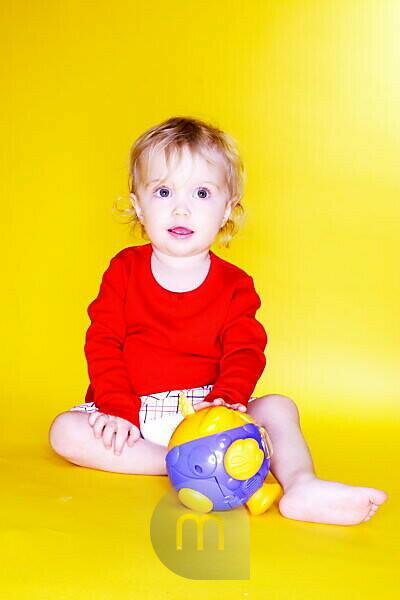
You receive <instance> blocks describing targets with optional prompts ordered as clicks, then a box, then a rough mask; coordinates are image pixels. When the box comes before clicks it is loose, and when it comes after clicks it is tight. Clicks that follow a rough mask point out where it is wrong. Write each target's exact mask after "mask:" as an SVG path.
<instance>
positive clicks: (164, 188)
mask: <svg viewBox="0 0 400 600" xmlns="http://www.w3.org/2000/svg"><path fill="white" fill-rule="evenodd" d="M159 190H168V188H166V187H164V186H162V187H159V188H157V189H156V190H155V191H154V193H155V194H156V193H157V192H158V191H159ZM161 198H168V196H161Z"/></svg>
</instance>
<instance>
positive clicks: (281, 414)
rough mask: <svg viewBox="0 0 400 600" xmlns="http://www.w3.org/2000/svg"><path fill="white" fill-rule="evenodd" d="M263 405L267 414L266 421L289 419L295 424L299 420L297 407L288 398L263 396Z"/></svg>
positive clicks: (273, 395) (271, 395)
mask: <svg viewBox="0 0 400 600" xmlns="http://www.w3.org/2000/svg"><path fill="white" fill-rule="evenodd" d="M263 403H264V405H265V411H266V412H267V414H268V419H270V420H274V421H275V420H279V419H291V420H294V421H296V422H297V423H298V422H299V420H300V415H299V410H298V408H297V405H296V403H295V402H294V400H292V399H291V398H289V397H288V396H282V395H281V394H269V395H267V396H263Z"/></svg>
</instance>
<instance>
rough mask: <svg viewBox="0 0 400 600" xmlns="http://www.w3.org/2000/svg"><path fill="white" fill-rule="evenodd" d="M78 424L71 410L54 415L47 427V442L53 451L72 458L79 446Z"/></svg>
mask: <svg viewBox="0 0 400 600" xmlns="http://www.w3.org/2000/svg"><path fill="white" fill-rule="evenodd" d="M79 425H80V424H79V422H78V419H77V418H76V414H74V413H73V412H68V411H67V412H63V413H60V414H59V415H57V416H56V418H55V419H54V421H53V422H52V424H51V426H50V429H49V443H50V446H51V447H52V448H53V450H54V452H56V453H57V454H59V455H60V456H63V457H64V458H74V456H75V455H76V452H77V450H78V447H79V440H78V433H79V432H78V429H79Z"/></svg>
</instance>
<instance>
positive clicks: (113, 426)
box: [103, 419, 118, 448]
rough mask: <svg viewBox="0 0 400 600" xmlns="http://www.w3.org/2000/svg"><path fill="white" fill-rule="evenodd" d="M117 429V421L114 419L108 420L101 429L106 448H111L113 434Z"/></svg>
mask: <svg viewBox="0 0 400 600" xmlns="http://www.w3.org/2000/svg"><path fill="white" fill-rule="evenodd" d="M117 429H118V424H117V421H114V420H111V419H110V420H109V421H108V423H107V425H106V426H105V427H104V430H103V444H104V445H105V447H106V448H111V446H112V443H113V436H114V434H115V433H116V431H117Z"/></svg>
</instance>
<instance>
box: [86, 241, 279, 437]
mask: <svg viewBox="0 0 400 600" xmlns="http://www.w3.org/2000/svg"><path fill="white" fill-rule="evenodd" d="M152 251H153V248H152V245H151V243H148V244H144V245H141V246H129V247H128V248H124V249H123V250H121V251H120V252H118V253H117V254H116V255H115V256H114V257H113V258H112V259H111V261H110V264H109V266H108V268H107V269H106V271H105V272H104V274H103V277H102V281H101V285H100V290H99V293H98V296H97V297H96V298H95V300H93V302H92V303H91V304H90V305H89V307H88V309H87V312H88V315H89V317H90V320H91V324H90V326H89V328H88V330H87V332H86V339H85V346H84V352H85V356H86V359H87V364H88V374H89V379H90V384H89V387H88V389H87V392H86V397H85V401H86V402H92V401H94V402H95V404H96V406H97V407H98V409H99V410H100V411H101V412H104V413H106V414H109V415H114V416H119V417H123V418H124V419H127V420H128V421H130V422H131V423H133V424H134V425H136V426H137V427H139V409H140V406H141V400H140V396H142V395H146V394H151V393H156V392H163V391H167V390H174V389H184V388H191V387H198V386H202V385H205V384H209V383H212V384H214V387H213V389H212V390H211V392H210V393H209V394H208V395H207V400H210V401H211V400H213V399H215V398H218V397H221V398H223V399H224V400H225V401H226V402H227V403H230V404H235V403H236V402H241V403H242V404H244V405H247V403H248V400H249V398H250V396H251V394H252V392H253V390H254V388H255V386H256V383H257V381H258V379H259V378H260V376H261V374H262V372H263V371H264V368H265V365H266V358H265V354H264V350H265V347H266V345H267V340H268V338H267V334H266V332H265V330H264V327H263V326H262V324H261V323H260V322H259V321H258V320H257V319H256V318H255V314H256V312H257V310H258V308H259V307H260V305H261V301H260V298H259V296H258V294H257V292H256V290H255V288H254V283H253V278H252V277H251V276H249V275H248V274H247V273H246V272H245V271H244V270H243V269H241V268H239V267H237V266H236V265H233V264H232V263H229V262H228V261H226V260H224V259H222V258H221V257H219V256H217V255H216V254H214V252H212V251H211V250H210V257H211V263H210V269H209V272H208V275H207V277H206V279H205V280H204V281H203V283H202V284H201V285H200V286H199V287H197V288H196V289H194V290H190V291H188V292H173V291H171V290H167V289H166V288H164V287H162V286H161V285H160V284H159V283H158V282H157V280H156V279H155V277H154V275H153V273H152V270H151V254H152Z"/></svg>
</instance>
